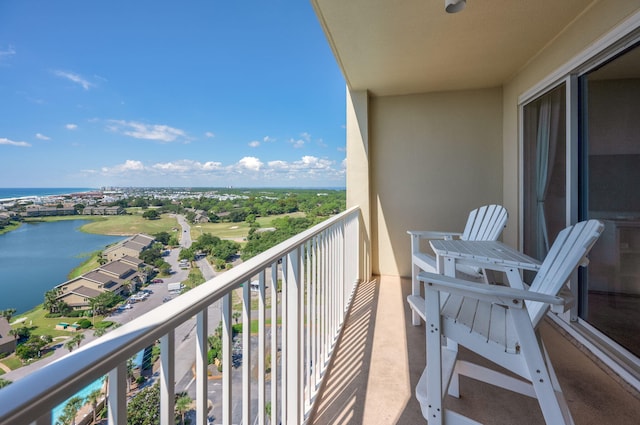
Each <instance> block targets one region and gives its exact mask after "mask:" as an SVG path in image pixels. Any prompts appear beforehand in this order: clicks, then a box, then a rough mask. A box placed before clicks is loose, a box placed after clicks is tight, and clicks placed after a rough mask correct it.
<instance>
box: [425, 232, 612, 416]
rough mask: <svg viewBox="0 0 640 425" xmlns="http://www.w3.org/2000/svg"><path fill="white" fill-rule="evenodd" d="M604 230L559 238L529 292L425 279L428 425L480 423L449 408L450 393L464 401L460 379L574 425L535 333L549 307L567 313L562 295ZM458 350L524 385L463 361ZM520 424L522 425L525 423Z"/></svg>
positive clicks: (444, 278)
mask: <svg viewBox="0 0 640 425" xmlns="http://www.w3.org/2000/svg"><path fill="white" fill-rule="evenodd" d="M603 229H604V226H603V225H602V223H600V222H599V221H597V220H589V221H584V222H580V223H578V224H576V225H574V226H570V227H568V228H566V229H564V230H563V231H562V232H560V234H558V236H557V238H556V241H555V242H554V244H553V246H552V247H551V250H550V251H549V254H548V255H547V257H546V258H545V260H544V262H543V263H542V265H541V267H540V270H539V272H538V274H537V275H536V278H535V279H534V281H533V283H532V284H531V287H530V288H529V289H528V290H526V289H525V290H522V289H516V288H510V287H504V286H497V285H478V284H477V283H472V282H469V281H464V280H461V279H456V278H452V277H447V276H443V275H440V274H434V273H428V272H422V273H420V275H419V279H420V281H421V282H423V283H424V284H425V293H426V303H425V304H426V306H425V309H426V311H425V312H422V313H423V314H426V316H425V317H426V325H425V326H426V333H427V367H426V368H425V372H424V373H423V375H422V377H421V379H420V382H419V383H418V386H417V388H416V397H417V398H418V400H419V401H420V404H421V407H422V413H423V415H424V416H425V418H426V419H427V420H428V422H429V425H434V424H442V423H446V424H448V425H450V424H477V423H478V422H476V421H473V420H471V419H469V418H467V417H465V416H462V415H460V414H458V413H455V412H453V411H450V410H445V409H444V408H443V399H444V396H445V393H446V392H447V390H448V392H449V394H450V395H452V396H454V397H459V384H458V375H460V374H462V375H465V376H469V377H472V378H474V379H477V380H480V381H484V382H488V383H490V384H493V385H496V386H499V387H503V388H506V389H508V390H510V391H515V392H517V393H520V394H524V395H527V396H530V397H534V398H537V399H538V403H539V405H540V408H541V410H542V413H543V416H544V419H545V421H546V423H547V424H553V425H556V424H572V423H573V419H572V418H571V413H570V412H569V408H568V406H567V403H566V401H565V399H564V396H563V395H562V390H561V389H560V385H559V383H558V380H557V379H556V376H555V373H554V371H553V367H552V366H551V363H550V360H549V357H548V355H547V352H546V350H545V348H544V345H543V343H542V340H541V339H540V337H539V335H538V333H537V331H536V329H537V326H538V324H539V323H540V321H541V319H542V318H543V317H544V315H545V314H546V312H547V311H548V309H549V307H551V309H552V311H555V312H561V311H563V310H564V307H565V303H566V301H567V300H565V298H563V297H562V296H558V294H559V293H560V290H561V289H562V288H563V286H564V285H565V283H566V282H567V281H568V279H569V278H570V276H571V274H572V273H573V271H574V270H575V269H576V268H577V267H578V266H580V265H582V266H586V265H587V263H588V260H587V258H586V255H587V253H588V252H589V250H590V249H591V247H592V246H593V244H594V243H595V242H596V240H597V239H598V237H599V236H600V233H602V230H603ZM441 293H442V296H441ZM445 297H446V298H445ZM443 336H444V337H446V338H447V343H446V344H442V343H441V342H442V341H443V339H442V337H443ZM458 344H461V345H463V346H465V347H467V348H468V349H470V350H472V351H474V352H476V353H478V354H479V355H481V356H483V357H485V358H487V359H488V360H490V361H492V362H494V363H496V364H498V365H500V366H502V367H504V368H506V369H508V370H510V371H511V372H513V373H515V374H516V375H518V376H520V377H522V378H523V379H524V380H521V379H517V378H514V377H511V376H507V375H504V374H502V373H499V372H497V371H494V370H492V369H488V368H486V367H482V366H479V365H477V364H473V363H470V362H466V361H460V360H458V359H457V347H458ZM513 423H523V422H522V418H514V421H513Z"/></svg>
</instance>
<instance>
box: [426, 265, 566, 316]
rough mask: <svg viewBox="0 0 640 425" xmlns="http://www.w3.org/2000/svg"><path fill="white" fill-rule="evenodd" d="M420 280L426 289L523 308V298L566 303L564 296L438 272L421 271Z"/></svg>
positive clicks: (556, 303) (554, 303)
mask: <svg viewBox="0 0 640 425" xmlns="http://www.w3.org/2000/svg"><path fill="white" fill-rule="evenodd" d="M418 280H420V281H421V282H424V283H425V284H426V286H425V289H430V288H433V289H436V290H438V291H442V292H447V293H449V294H456V295H461V296H464V297H471V298H475V299H478V300H483V301H488V302H491V303H493V304H501V305H504V306H508V307H511V308H522V307H523V304H524V303H523V302H522V301H523V300H527V301H537V302H542V303H546V304H551V305H563V304H564V303H565V299H564V298H562V297H557V296H553V295H547V294H542V293H540V292H533V291H528V290H523V289H517V288H511V287H508V286H497V285H479V284H477V283H473V282H468V281H466V280H460V279H456V278H453V277H449V276H444V275H441V274H436V273H429V272H420V273H419V274H418Z"/></svg>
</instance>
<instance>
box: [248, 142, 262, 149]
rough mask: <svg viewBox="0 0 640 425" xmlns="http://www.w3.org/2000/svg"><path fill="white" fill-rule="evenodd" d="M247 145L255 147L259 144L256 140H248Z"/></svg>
mask: <svg viewBox="0 0 640 425" xmlns="http://www.w3.org/2000/svg"><path fill="white" fill-rule="evenodd" d="M249 146H251V147H252V148H257V147H258V146H260V142H258V141H257V140H252V141H251V142H249Z"/></svg>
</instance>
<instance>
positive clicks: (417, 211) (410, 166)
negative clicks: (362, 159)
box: [369, 88, 502, 276]
mask: <svg viewBox="0 0 640 425" xmlns="http://www.w3.org/2000/svg"><path fill="white" fill-rule="evenodd" d="M369 117H370V119H369V122H370V128H369V137H370V155H369V163H370V164H371V167H370V173H371V183H370V186H371V188H370V190H371V216H372V217H371V222H372V229H371V245H372V263H373V272H374V273H375V274H381V275H401V276H410V275H411V259H410V240H409V236H408V235H407V233H406V232H407V230H409V229H425V230H427V229H428V230H452V231H462V229H463V227H464V224H465V221H466V217H467V214H468V212H469V210H471V209H473V208H476V207H478V206H480V205H483V204H488V203H499V202H500V201H501V199H502V153H501V149H502V134H501V132H502V91H501V89H499V88H493V89H487V90H474V91H456V92H448V93H430V94H417V95H408V96H389V97H372V98H371V99H370V100H369ZM436 223H437V224H436ZM434 227H437V228H434Z"/></svg>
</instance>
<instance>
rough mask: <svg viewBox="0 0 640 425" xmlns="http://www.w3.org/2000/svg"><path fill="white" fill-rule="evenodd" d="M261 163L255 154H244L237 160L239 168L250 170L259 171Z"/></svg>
mask: <svg viewBox="0 0 640 425" xmlns="http://www.w3.org/2000/svg"><path fill="white" fill-rule="evenodd" d="M263 165H264V164H263V163H262V161H260V159H258V158H256V157H255V156H245V157H244V158H242V159H241V160H240V161H238V167H239V168H244V169H247V170H252V171H260V168H262V166H263Z"/></svg>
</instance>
